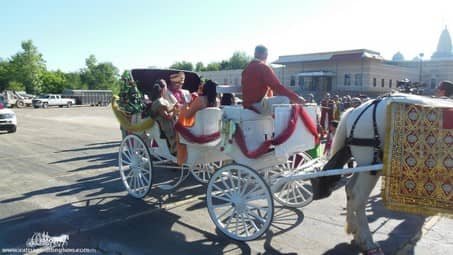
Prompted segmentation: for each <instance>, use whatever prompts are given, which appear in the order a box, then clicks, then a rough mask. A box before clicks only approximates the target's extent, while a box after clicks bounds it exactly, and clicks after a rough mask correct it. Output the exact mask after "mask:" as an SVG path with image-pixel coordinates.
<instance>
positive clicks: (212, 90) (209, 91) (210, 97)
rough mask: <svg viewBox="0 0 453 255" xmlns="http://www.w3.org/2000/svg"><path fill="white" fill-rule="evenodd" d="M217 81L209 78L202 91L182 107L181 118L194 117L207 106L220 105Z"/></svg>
mask: <svg viewBox="0 0 453 255" xmlns="http://www.w3.org/2000/svg"><path fill="white" fill-rule="evenodd" d="M216 88H217V83H215V82H214V81H212V80H207V81H206V82H205V83H204V84H203V85H202V88H201V89H200V90H201V93H199V94H198V96H197V97H196V98H195V99H194V100H193V102H191V103H190V104H189V105H188V106H187V107H184V108H182V109H181V113H180V116H179V117H180V118H181V117H182V118H185V119H192V118H194V117H195V114H196V113H197V112H198V111H200V110H202V109H204V108H206V107H219V100H218V99H217V90H216Z"/></svg>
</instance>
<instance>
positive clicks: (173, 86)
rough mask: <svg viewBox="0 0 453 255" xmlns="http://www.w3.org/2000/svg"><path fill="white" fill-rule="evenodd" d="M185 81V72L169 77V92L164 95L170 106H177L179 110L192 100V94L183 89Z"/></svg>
mask: <svg viewBox="0 0 453 255" xmlns="http://www.w3.org/2000/svg"><path fill="white" fill-rule="evenodd" d="M184 80H185V74H184V72H178V73H174V74H171V75H170V77H169V81H170V83H169V85H168V91H167V93H166V94H165V95H164V97H166V99H167V100H168V101H169V102H170V104H172V105H176V107H177V108H181V107H182V106H185V105H188V104H189V103H190V101H191V100H192V95H191V94H190V92H189V91H188V90H185V89H183V88H182V85H183V84H184Z"/></svg>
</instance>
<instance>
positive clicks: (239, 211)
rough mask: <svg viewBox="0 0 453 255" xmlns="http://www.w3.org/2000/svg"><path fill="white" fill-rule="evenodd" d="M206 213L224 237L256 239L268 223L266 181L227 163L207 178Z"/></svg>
mask: <svg viewBox="0 0 453 255" xmlns="http://www.w3.org/2000/svg"><path fill="white" fill-rule="evenodd" d="M206 202H207V206H208V212H209V216H210V217H211V219H212V221H214V224H215V225H216V226H217V228H218V229H219V230H220V231H221V232H222V233H224V234H225V235H226V236H228V237H230V238H232V239H235V240H240V241H249V240H254V239H256V238H259V237H260V236H261V235H262V234H264V233H265V232H266V231H267V230H268V229H269V226H270V225H271V223H272V218H273V215H274V203H273V200H272V195H271V192H270V190H269V187H268V186H267V184H266V182H265V181H264V180H263V179H262V177H261V176H260V175H259V174H258V173H256V172H255V171H254V170H252V169H250V168H248V167H246V166H243V165H238V164H229V165H227V166H224V167H223V168H221V169H219V170H217V171H216V172H215V173H214V174H213V176H212V177H211V179H210V180H209V183H208V187H207V195H206Z"/></svg>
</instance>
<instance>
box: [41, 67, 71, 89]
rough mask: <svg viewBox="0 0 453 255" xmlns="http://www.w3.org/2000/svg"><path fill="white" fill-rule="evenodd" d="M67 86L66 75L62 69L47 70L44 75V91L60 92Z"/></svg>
mask: <svg viewBox="0 0 453 255" xmlns="http://www.w3.org/2000/svg"><path fill="white" fill-rule="evenodd" d="M65 88H67V87H66V77H65V74H64V73H63V72H62V71H46V72H44V74H43V76H42V91H43V92H45V93H55V94H60V93H61V92H63V90H64V89H65Z"/></svg>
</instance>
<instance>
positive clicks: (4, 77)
mask: <svg viewBox="0 0 453 255" xmlns="http://www.w3.org/2000/svg"><path fill="white" fill-rule="evenodd" d="M9 76H10V75H9V63H8V62H7V61H3V60H1V61H0V91H3V90H4V89H6V87H7V86H8V82H9V80H10V79H9Z"/></svg>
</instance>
